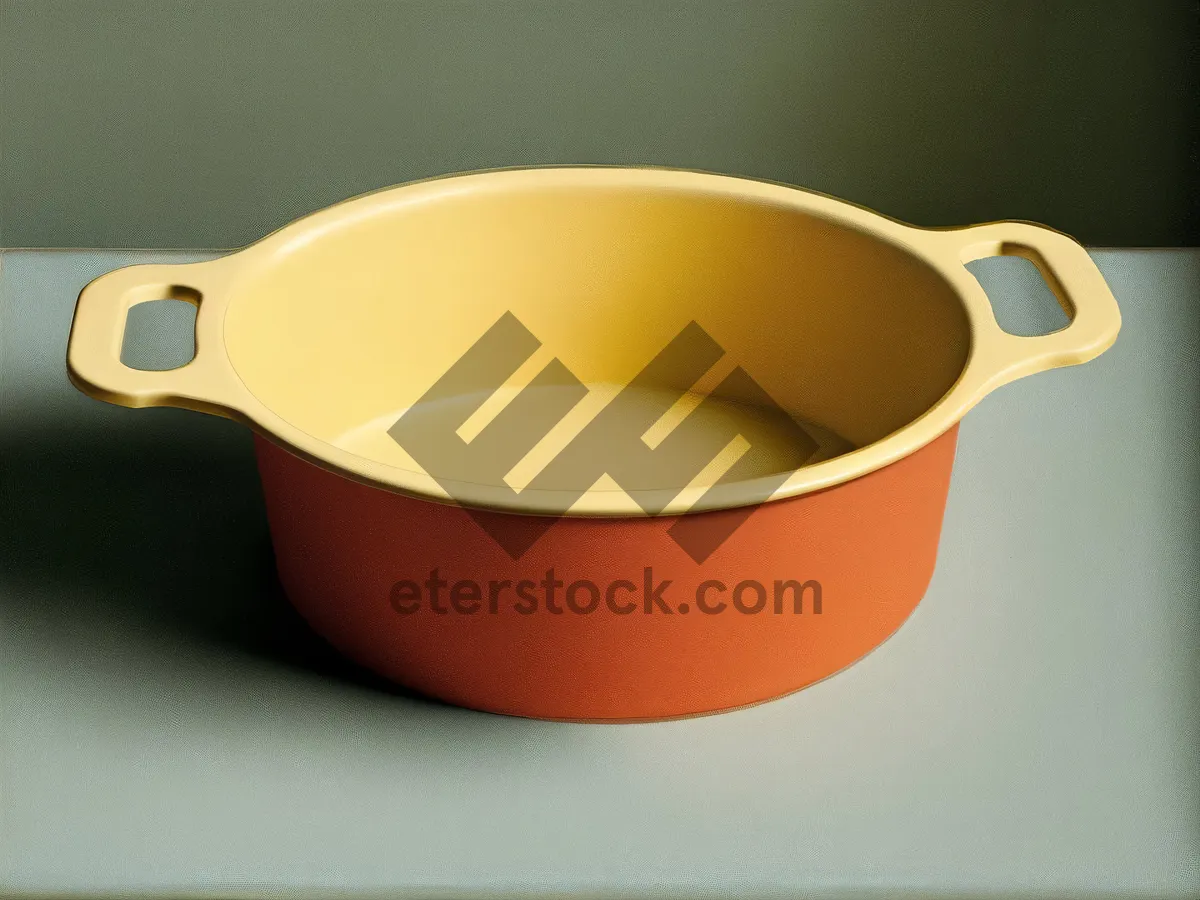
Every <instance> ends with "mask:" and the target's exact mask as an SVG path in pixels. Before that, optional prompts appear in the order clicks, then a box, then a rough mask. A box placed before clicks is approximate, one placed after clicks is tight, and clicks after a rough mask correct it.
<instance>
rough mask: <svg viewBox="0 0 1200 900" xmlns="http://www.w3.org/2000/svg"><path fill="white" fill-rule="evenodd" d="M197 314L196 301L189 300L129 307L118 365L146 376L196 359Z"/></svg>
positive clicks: (153, 301) (150, 301)
mask: <svg viewBox="0 0 1200 900" xmlns="http://www.w3.org/2000/svg"><path fill="white" fill-rule="evenodd" d="M196 311H197V301H196V300H193V299H192V298H190V297H189V298H186V299H184V298H177V297H176V298H172V297H164V298H162V299H158V300H146V301H142V302H139V303H137V304H136V305H135V306H133V307H131V308H130V310H129V313H128V315H127V316H126V318H125V336H124V338H123V339H122V341H121V362H122V363H123V364H124V365H126V366H128V367H129V368H131V369H141V370H143V371H147V372H163V371H166V370H168V369H178V368H180V367H181V366H186V365H187V364H188V363H190V362H191V361H192V359H193V357H195V355H196Z"/></svg>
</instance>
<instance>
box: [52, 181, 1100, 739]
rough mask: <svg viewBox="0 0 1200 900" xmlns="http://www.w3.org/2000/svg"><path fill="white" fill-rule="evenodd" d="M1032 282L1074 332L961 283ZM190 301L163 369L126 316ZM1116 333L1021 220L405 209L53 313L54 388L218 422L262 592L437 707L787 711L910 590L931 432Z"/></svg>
mask: <svg viewBox="0 0 1200 900" xmlns="http://www.w3.org/2000/svg"><path fill="white" fill-rule="evenodd" d="M996 254H1017V255H1021V256H1024V257H1027V258H1028V259H1030V260H1032V261H1033V262H1034V263H1035V264H1036V265H1037V266H1038V267H1039V268H1040V269H1041V271H1042V274H1043V276H1044V277H1045V278H1046V280H1047V282H1048V283H1049V284H1050V286H1051V288H1052V289H1053V290H1054V292H1055V293H1056V295H1057V296H1058V298H1059V300H1060V301H1061V303H1062V305H1063V307H1064V309H1065V310H1066V311H1067V313H1068V315H1069V316H1070V319H1071V321H1070V323H1069V324H1068V325H1066V326H1065V327H1064V328H1062V329H1061V330H1059V331H1057V332H1054V333H1052V334H1047V335H1042V336H1037V337H1016V336H1013V335H1010V334H1008V333H1006V332H1004V331H1003V330H1001V329H1000V327H999V326H998V325H997V323H996V320H995V317H994V316H993V314H992V310H991V307H990V305H989V303H988V300H987V297H986V295H985V294H984V292H983V290H982V289H981V288H980V286H979V284H978V283H977V282H976V281H975V280H974V278H973V277H972V276H971V275H970V274H969V273H968V272H967V270H966V269H965V268H964V267H963V264H964V263H965V262H968V261H970V260H973V259H978V258H980V257H984V256H989V255H996ZM161 298H176V299H184V300H188V301H190V302H192V303H194V304H195V305H196V306H197V307H198V312H197V317H196V352H195V356H194V358H193V359H192V361H190V362H189V363H187V364H186V365H184V366H182V367H180V368H178V369H174V370H170V371H141V370H134V369H131V368H128V367H126V366H125V365H123V364H122V363H121V345H122V340H123V336H124V330H125V315H126V312H127V310H128V309H129V308H130V307H131V306H133V305H134V304H137V303H141V302H144V301H148V300H156V299H161ZM1119 327H1120V316H1119V313H1118V310H1117V306H1116V304H1115V302H1114V300H1113V297H1112V295H1111V293H1110V292H1109V290H1108V288H1107V286H1106V285H1105V283H1104V281H1103V279H1102V278H1101V276H1100V273H1099V272H1098V270H1097V269H1096V267H1095V265H1094V264H1093V263H1092V261H1091V260H1090V259H1089V257H1088V255H1087V253H1086V252H1085V251H1084V249H1083V248H1082V247H1081V246H1080V245H1079V244H1077V243H1075V242H1074V241H1073V240H1071V239H1070V238H1068V237H1066V236H1064V235H1062V234H1059V233H1058V232H1055V231H1052V230H1050V229H1047V228H1043V227H1040V226H1037V225H1032V224H1028V223H1023V222H997V223H992V224H987V225H979V226H974V227H969V228H962V229H924V228H915V227H912V226H909V225H904V224H901V223H899V222H895V221H893V220H891V219H887V218H884V217H882V216H880V215H877V214H875V213H872V212H869V211H867V210H864V209H861V208H859V207H856V206H852V205H850V204H847V203H844V202H841V201H838V200H834V199H832V198H829V197H826V196H823V195H820V194H815V193H811V192H808V191H804V190H799V189H796V188H793V187H788V186H784V185H779V184H771V183H764V182H759V181H751V180H746V179H741V178H734V177H727V176H721V175H713V174H704V173H698V172H686V171H676V170H665V169H636V168H602V167H596V168H586V167H585V168H539V169H519V170H501V171H493V172H483V173H473V174H466V175H457V176H453V177H446V178H440V179H434V180H429V181H423V182H417V183H413V184H408V185H403V186H400V187H396V188H391V189H388V190H384V191H378V192H375V193H372V194H369V195H366V196H363V197H359V198H356V199H352V200H349V201H346V202H344V203H341V204H338V205H336V206H333V207H331V208H329V209H326V210H323V211H321V212H318V213H315V214H313V215H310V216H307V217H305V218H303V219H301V220H299V221H297V222H294V223H293V224H291V225H289V226H287V227H286V228H284V229H282V230H281V231H277V232H275V233H274V234H271V235H269V236H268V237H266V238H264V239H263V240H261V241H259V242H257V243H255V244H253V245H251V246H249V247H247V248H245V249H243V250H240V251H238V252H235V253H232V254H230V255H228V256H224V257H222V258H220V259H217V260H214V261H211V262H202V263H194V264H187V265H171V266H159V265H145V266H133V267H130V268H126V269H120V270H118V271H115V272H112V273H110V274H107V275H104V276H102V277H101V278H98V279H96V280H95V281H93V282H92V283H91V284H89V285H88V286H87V287H86V288H85V289H84V290H83V292H82V293H81V294H80V297H79V302H78V306H77V309H76V312H75V320H74V324H73V327H72V331H71V338H70V346H69V350H68V359H67V362H68V369H69V372H70V376H71V379H72V381H73V382H74V383H75V384H76V385H77V386H78V387H79V388H80V389H81V390H83V391H84V392H86V393H88V394H90V395H92V396H94V397H97V398H99V399H103V400H107V401H109V402H111V403H117V404H121V405H123V406H132V407H141V406H179V407H186V408H189V409H194V410H199V411H202V412H208V413H213V414H216V415H221V416H227V417H229V418H233V419H236V420H239V421H241V422H244V423H246V424H247V425H249V426H250V427H251V428H252V429H254V431H255V433H256V446H257V452H258V463H259V469H260V472H261V476H262V484H263V490H264V494H265V498H266V506H267V512H268V517H269V521H270V527H271V533H272V539H273V542H274V547H275V555H276V561H277V566H278V571H279V577H280V579H281V581H282V584H283V586H284V588H285V590H286V591H287V594H288V596H289V597H290V599H291V601H292V602H293V603H294V604H295V606H296V607H297V608H298V609H299V611H300V612H301V613H302V614H303V615H304V616H305V618H306V619H307V620H308V621H309V622H310V623H311V624H312V626H313V628H314V629H316V630H317V631H318V632H319V633H321V634H322V635H324V636H325V637H326V638H327V639H328V640H329V641H330V642H331V643H332V644H334V645H335V646H336V647H338V648H339V649H340V650H341V651H343V652H344V653H345V654H347V655H348V656H350V657H352V658H353V659H355V660H357V661H358V662H360V663H361V664H363V665H365V666H367V667H369V668H371V669H374V670H375V671H377V672H380V673H382V674H383V675H385V676H387V677H388V678H391V679H394V680H395V681H396V682H399V683H401V684H403V685H406V686H407V687H409V688H412V689H415V690H417V691H420V692H424V693H426V694H428V695H431V696H434V697H438V698H441V699H443V700H446V701H449V702H451V703H455V704H459V705H462V706H467V707H473V708H476V709H482V710H489V711H493V712H499V713H508V714H513V715H521V716H532V717H539V718H552V719H575V720H603V721H618V720H646V719H662V718H671V717H677V716H687V715H695V714H699V713H707V712H714V711H718V710H724V709H730V708H734V707H739V706H744V705H747V704H751V703H756V702H760V701H763V700H767V699H770V698H773V697H778V696H780V695H783V694H787V693H789V692H792V691H795V690H797V689H799V688H802V687H804V686H806V685H809V684H812V683H813V682H815V681H818V680H820V679H822V678H825V677H826V676H828V675H831V674H833V673H835V672H837V671H838V670H840V669H842V668H844V667H846V666H848V665H850V664H851V663H853V662H854V661H855V660H857V659H859V658H861V657H862V656H863V655H864V654H866V653H868V652H869V651H870V650H871V649H873V648H874V647H876V646H878V645H879V644H880V643H881V642H882V641H883V640H885V639H886V638H887V637H888V636H889V635H891V634H892V633H893V632H894V631H896V629H897V628H899V627H900V625H901V623H903V622H904V620H905V618H906V617H907V616H908V615H909V614H910V613H911V612H912V611H913V609H914V608H915V606H916V605H917V603H918V602H919V601H920V599H921V596H922V594H923V593H924V591H925V589H926V586H927V585H928V583H929V580H930V577H931V575H932V573H933V569H934V563H935V559H936V553H937V545H938V538H939V533H940V529H941V522H942V517H943V511H944V507H945V501H946V494H947V490H948V486H949V482H950V472H951V467H952V464H953V460H954V449H955V438H956V433H957V424H958V422H959V420H960V418H961V417H962V416H963V415H964V414H965V413H966V412H967V410H969V409H970V408H971V407H972V406H973V405H974V404H975V403H977V402H978V401H979V400H980V399H981V398H982V397H983V396H984V395H986V394H987V393H988V392H990V391H991V390H993V389H994V388H996V387H998V386H1000V385H1002V384H1004V383H1006V382H1009V381H1012V380H1014V379H1016V378H1020V377H1022V376H1025V375H1028V374H1031V373H1034V372H1037V371H1041V370H1044V369H1049V368H1053V367H1056V366H1065V365H1073V364H1076V363H1081V362H1085V361H1087V360H1089V359H1091V358H1092V357H1094V356H1096V355H1097V354H1099V353H1101V352H1102V351H1103V350H1105V349H1106V348H1107V347H1109V346H1110V345H1111V344H1112V343H1113V341H1114V340H1115V339H1116V335H1117V331H1118V329H1119Z"/></svg>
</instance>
